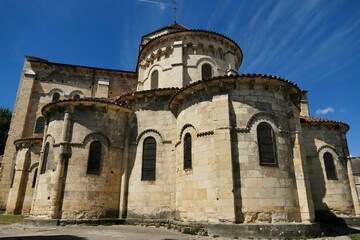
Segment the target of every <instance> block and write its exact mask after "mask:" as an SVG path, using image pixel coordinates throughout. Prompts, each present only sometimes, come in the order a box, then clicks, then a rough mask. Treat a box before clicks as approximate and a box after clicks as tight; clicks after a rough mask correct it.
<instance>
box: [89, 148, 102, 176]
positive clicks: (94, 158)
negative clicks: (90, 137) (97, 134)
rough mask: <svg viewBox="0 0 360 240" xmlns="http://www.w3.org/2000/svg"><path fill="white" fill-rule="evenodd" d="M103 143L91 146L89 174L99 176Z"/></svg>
mask: <svg viewBox="0 0 360 240" xmlns="http://www.w3.org/2000/svg"><path fill="white" fill-rule="evenodd" d="M100 160H101V143H100V142H99V141H93V142H92V143H91V144H90V150H89V158H88V166H87V173H95V174H98V173H99V172H100Z"/></svg>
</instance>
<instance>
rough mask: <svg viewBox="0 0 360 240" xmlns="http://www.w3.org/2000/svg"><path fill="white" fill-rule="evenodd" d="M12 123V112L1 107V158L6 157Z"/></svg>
mask: <svg viewBox="0 0 360 240" xmlns="http://www.w3.org/2000/svg"><path fill="white" fill-rule="evenodd" d="M10 122H11V111H10V110H9V109H8V108H4V107H0V156H1V155H4V150H5V144H6V139H7V136H8V132H9V127H10Z"/></svg>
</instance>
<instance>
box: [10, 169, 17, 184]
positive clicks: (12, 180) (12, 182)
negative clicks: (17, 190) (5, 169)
mask: <svg viewBox="0 0 360 240" xmlns="http://www.w3.org/2000/svg"><path fill="white" fill-rule="evenodd" d="M15 174H16V170H15V167H14V169H13V172H12V176H11V182H10V188H12V187H13V185H14V179H15Z"/></svg>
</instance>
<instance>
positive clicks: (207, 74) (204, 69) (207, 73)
mask: <svg viewBox="0 0 360 240" xmlns="http://www.w3.org/2000/svg"><path fill="white" fill-rule="evenodd" d="M211 77H212V70H211V66H210V64H208V63H205V64H203V65H202V66H201V78H202V79H210V78H211Z"/></svg>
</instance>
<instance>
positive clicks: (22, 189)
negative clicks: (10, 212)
mask: <svg viewBox="0 0 360 240" xmlns="http://www.w3.org/2000/svg"><path fill="white" fill-rule="evenodd" d="M24 161H25V164H24V168H23V169H24V170H25V169H26V170H27V169H29V168H30V163H31V149H29V150H28V151H27V152H26V155H25V159H24ZM23 174H24V176H23V179H21V182H20V186H19V193H18V195H19V198H18V199H17V202H16V206H15V209H14V214H16V215H17V214H21V213H22V210H23V205H24V200H25V193H26V187H27V185H28V184H27V182H28V178H29V172H28V171H24V173H23Z"/></svg>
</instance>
